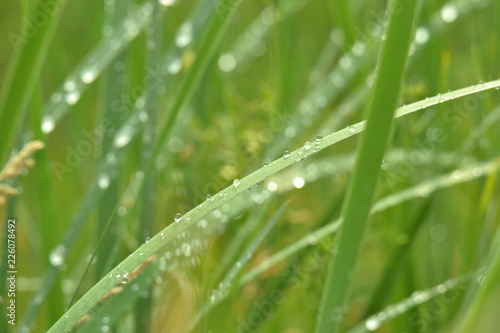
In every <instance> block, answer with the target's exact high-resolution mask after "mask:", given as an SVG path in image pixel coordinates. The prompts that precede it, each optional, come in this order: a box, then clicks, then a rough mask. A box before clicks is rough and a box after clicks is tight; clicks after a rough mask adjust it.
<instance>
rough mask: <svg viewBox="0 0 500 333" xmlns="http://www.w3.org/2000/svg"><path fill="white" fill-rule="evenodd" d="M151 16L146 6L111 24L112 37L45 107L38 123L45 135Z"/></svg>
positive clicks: (149, 8) (106, 39)
mask: <svg viewBox="0 0 500 333" xmlns="http://www.w3.org/2000/svg"><path fill="white" fill-rule="evenodd" d="M151 15H152V6H151V4H150V3H146V4H144V5H142V6H141V7H139V8H138V9H137V10H136V11H134V12H133V13H132V14H130V15H128V17H125V18H123V20H121V21H120V22H117V23H116V24H115V25H114V29H112V34H111V35H110V36H105V37H104V38H103V39H102V40H101V41H100V42H99V44H98V45H97V46H96V47H95V48H94V49H93V50H92V51H91V52H90V53H89V54H88V55H87V56H86V57H85V59H84V60H83V61H82V62H81V63H80V64H79V65H78V66H77V68H76V69H75V70H74V71H73V72H72V73H71V74H70V75H69V76H68V77H67V78H66V80H65V81H64V83H63V84H62V85H61V87H59V89H57V91H56V92H54V93H53V94H52V97H51V98H50V100H49V101H48V102H47V103H46V105H45V106H44V109H43V118H42V124H41V126H42V131H43V132H44V133H50V132H52V131H53V130H54V128H55V127H56V126H57V124H58V123H59V121H60V120H61V118H62V117H63V116H64V115H65V114H66V113H67V112H68V111H69V109H70V108H71V107H72V106H73V105H74V104H76V103H77V102H78V100H79V99H80V96H82V94H83V93H84V92H85V90H86V89H87V87H88V86H89V85H90V84H91V83H93V82H94V81H95V80H96V79H97V78H98V77H99V75H100V74H101V73H102V71H103V70H104V69H105V68H106V67H107V66H108V65H109V64H110V63H111V62H112V61H113V59H115V58H116V57H117V56H118V55H119V54H120V53H122V51H123V50H124V49H125V48H126V47H127V46H128V45H129V44H130V43H131V42H132V41H133V40H134V39H135V38H136V37H137V36H138V35H139V34H140V33H141V32H142V31H143V30H144V28H145V26H146V25H147V23H148V22H149V21H150V20H151ZM108 28H109V26H108ZM108 30H109V29H108ZM115 113H116V112H115ZM120 116H123V115H121V114H120Z"/></svg>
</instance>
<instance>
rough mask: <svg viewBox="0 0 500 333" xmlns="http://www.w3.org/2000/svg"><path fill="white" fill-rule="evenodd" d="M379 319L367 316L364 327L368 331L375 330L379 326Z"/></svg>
mask: <svg viewBox="0 0 500 333" xmlns="http://www.w3.org/2000/svg"><path fill="white" fill-rule="evenodd" d="M380 324H381V323H380V321H379V320H377V319H376V318H368V320H367V321H366V323H365V327H366V329H367V330H368V331H375V330H376V329H378V328H379V327H380Z"/></svg>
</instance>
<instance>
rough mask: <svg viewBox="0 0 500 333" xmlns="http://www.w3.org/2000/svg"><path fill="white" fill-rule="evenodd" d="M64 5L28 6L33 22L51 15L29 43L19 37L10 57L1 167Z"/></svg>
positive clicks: (0, 107) (1, 106)
mask: <svg viewBox="0 0 500 333" xmlns="http://www.w3.org/2000/svg"><path fill="white" fill-rule="evenodd" d="M65 3H66V1H50V2H48V1H43V0H39V1H36V2H33V3H32V6H31V11H30V14H32V17H31V19H33V17H34V15H35V14H36V13H40V12H41V13H45V8H50V10H51V11H52V15H48V16H47V22H46V23H45V24H44V25H42V26H40V27H38V31H37V32H36V33H35V35H34V36H32V37H31V38H29V39H26V38H24V37H21V38H22V39H23V40H22V41H19V42H20V43H21V45H17V47H19V49H18V50H17V51H18V53H17V54H16V55H15V56H14V58H13V59H12V61H11V64H10V66H9V69H8V73H7V76H6V80H5V83H4V85H3V89H2V93H1V95H0V124H2V140H0V165H4V164H5V162H6V161H7V159H8V157H9V153H10V151H11V148H12V145H13V143H14V140H15V137H16V135H17V133H16V131H17V130H18V128H19V124H20V122H21V119H22V118H23V115H24V114H25V108H26V103H27V102H28V101H29V100H30V98H31V95H32V93H33V91H34V89H35V86H36V82H37V79H36V78H37V77H38V76H39V75H40V71H41V69H42V64H43V62H44V61H45V56H46V54H47V50H48V47H49V45H50V43H51V40H52V37H53V35H54V33H55V30H56V27H57V24H58V22H59V18H60V14H61V12H62V10H63V8H64V5H65Z"/></svg>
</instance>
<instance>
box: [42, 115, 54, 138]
mask: <svg viewBox="0 0 500 333" xmlns="http://www.w3.org/2000/svg"><path fill="white" fill-rule="evenodd" d="M54 127H55V122H54V118H52V116H44V117H43V120H42V132H43V133H45V134H48V133H50V132H52V131H53V130H54Z"/></svg>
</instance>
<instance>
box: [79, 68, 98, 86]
mask: <svg viewBox="0 0 500 333" xmlns="http://www.w3.org/2000/svg"><path fill="white" fill-rule="evenodd" d="M95 78H96V73H95V71H93V70H89V71H86V72H83V73H82V82H83V83H85V84H90V83H92V82H94V80H95Z"/></svg>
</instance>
